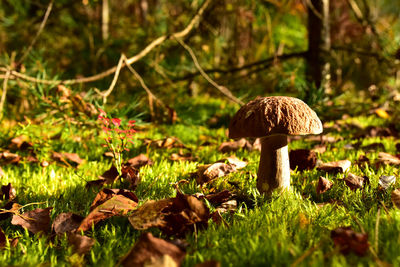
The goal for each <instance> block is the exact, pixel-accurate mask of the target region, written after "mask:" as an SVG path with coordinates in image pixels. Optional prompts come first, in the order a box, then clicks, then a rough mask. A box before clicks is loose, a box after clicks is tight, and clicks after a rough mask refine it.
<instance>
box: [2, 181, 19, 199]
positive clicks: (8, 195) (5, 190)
mask: <svg viewBox="0 0 400 267" xmlns="http://www.w3.org/2000/svg"><path fill="white" fill-rule="evenodd" d="M16 196H17V191H15V189H14V187H12V185H11V183H8V185H3V186H1V194H0V199H2V200H9V201H12V200H14V199H15V198H16Z"/></svg>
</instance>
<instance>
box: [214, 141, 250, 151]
mask: <svg viewBox="0 0 400 267" xmlns="http://www.w3.org/2000/svg"><path fill="white" fill-rule="evenodd" d="M239 149H245V150H248V151H251V150H253V145H252V144H251V143H250V142H249V141H247V140H246V138H241V139H239V140H236V141H229V142H223V143H222V144H221V145H220V146H219V147H218V151H219V152H222V153H229V152H235V151H237V150H239Z"/></svg>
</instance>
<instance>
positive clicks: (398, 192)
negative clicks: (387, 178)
mask: <svg viewBox="0 0 400 267" xmlns="http://www.w3.org/2000/svg"><path fill="white" fill-rule="evenodd" d="M391 197H392V202H393V204H394V206H395V207H396V208H398V209H400V189H399V188H396V189H395V190H393V191H392V194H391Z"/></svg>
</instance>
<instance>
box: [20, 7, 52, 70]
mask: <svg viewBox="0 0 400 267" xmlns="http://www.w3.org/2000/svg"><path fill="white" fill-rule="evenodd" d="M52 8H53V0H51V1H50V3H49V5H48V6H47V10H46V13H45V14H44V17H43V20H42V23H41V24H40V26H39V30H38V31H37V33H36V35H35V37H34V38H33V40H32V42H31V44H30V45H29V47H28V49H26V50H25V53H24V54H23V55H22V57H21V58H20V59H19V61H18V62H17V64H16V65H17V66H18V65H19V64H21V63H22V62H23V61H24V60H25V58H26V57H27V56H28V55H29V53H30V52H31V50H32V48H33V46H34V45H35V43H36V41H37V40H38V38H39V36H40V34H41V33H42V31H43V29H44V27H45V26H46V23H47V19H48V18H49V15H50V12H51V9H52Z"/></svg>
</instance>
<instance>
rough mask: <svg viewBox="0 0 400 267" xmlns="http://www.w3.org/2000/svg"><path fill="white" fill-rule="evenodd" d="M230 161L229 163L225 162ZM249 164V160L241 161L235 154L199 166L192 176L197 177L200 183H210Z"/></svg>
mask: <svg viewBox="0 0 400 267" xmlns="http://www.w3.org/2000/svg"><path fill="white" fill-rule="evenodd" d="M225 162H228V163H225ZM245 166H247V162H245V161H241V160H239V159H238V158H236V157H235V156H231V157H229V158H226V159H221V160H219V161H217V162H215V163H213V164H207V165H201V166H198V168H197V171H196V172H194V173H192V177H194V178H195V179H196V182H197V183H198V184H199V185H203V184H205V183H209V182H211V181H212V180H214V179H216V178H219V177H223V176H226V175H228V174H230V173H232V172H235V171H237V170H238V169H241V168H244V167H245Z"/></svg>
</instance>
